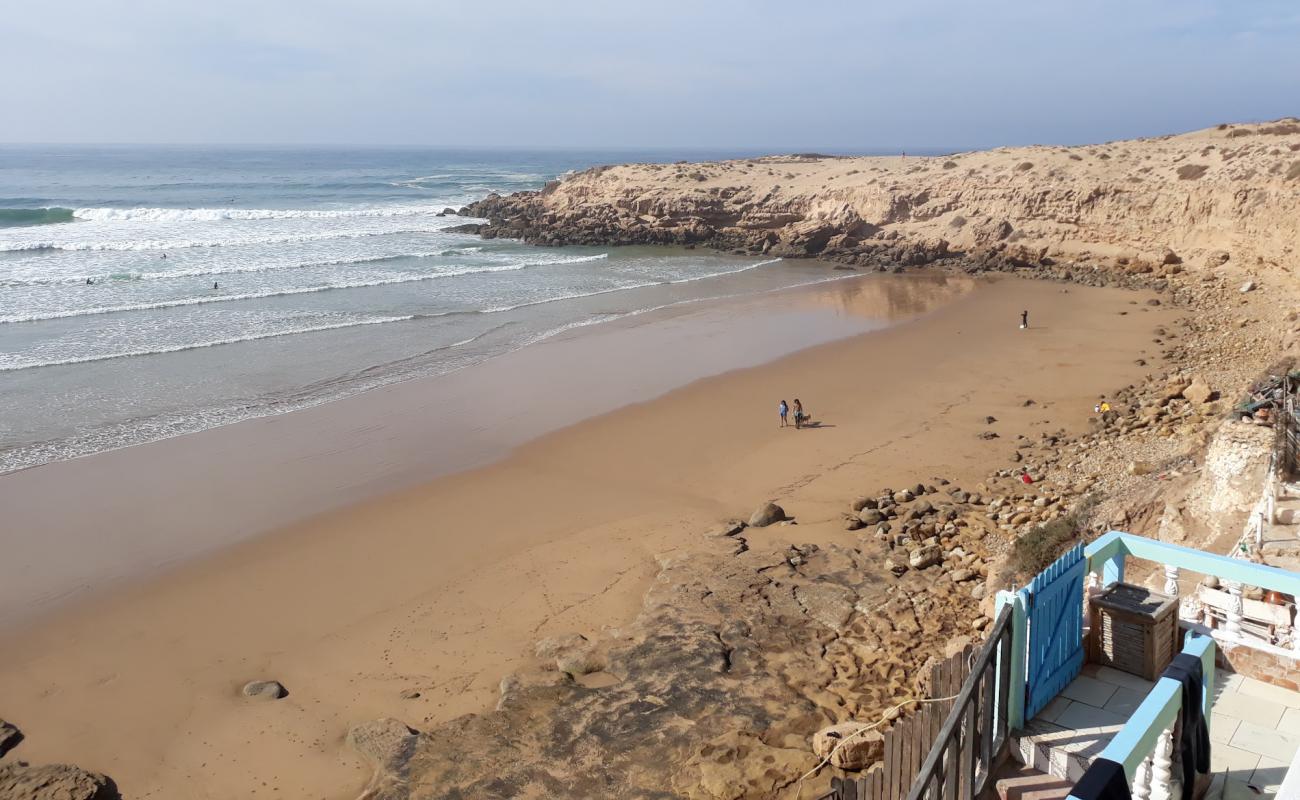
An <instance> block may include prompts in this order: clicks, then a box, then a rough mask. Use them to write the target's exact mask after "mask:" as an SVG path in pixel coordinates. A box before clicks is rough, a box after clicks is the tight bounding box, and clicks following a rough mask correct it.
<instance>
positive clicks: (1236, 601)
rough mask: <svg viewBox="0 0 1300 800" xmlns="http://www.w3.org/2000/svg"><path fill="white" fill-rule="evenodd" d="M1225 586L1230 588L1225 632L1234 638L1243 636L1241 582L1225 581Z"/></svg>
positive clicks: (1225, 613) (1225, 614)
mask: <svg viewBox="0 0 1300 800" xmlns="http://www.w3.org/2000/svg"><path fill="white" fill-rule="evenodd" d="M1223 587H1224V588H1225V589H1227V590H1228V608H1227V609H1226V610H1225V612H1224V616H1225V617H1227V621H1226V624H1225V625H1224V628H1223V632H1224V633H1225V634H1227V635H1228V636H1230V637H1232V638H1234V639H1240V638H1241V611H1242V602H1241V582H1240V581H1224V582H1223Z"/></svg>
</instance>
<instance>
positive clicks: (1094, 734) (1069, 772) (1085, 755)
mask: <svg viewBox="0 0 1300 800" xmlns="http://www.w3.org/2000/svg"><path fill="white" fill-rule="evenodd" d="M1118 732H1119V726H1117V725H1108V726H1105V727H1097V728H1064V727H1062V726H1060V725H1057V724H1055V723H1052V722H1047V721H1045V720H1041V719H1032V720H1030V721H1029V722H1027V723H1025V727H1024V728H1023V729H1022V730H1018V731H1013V732H1012V734H1011V755H1012V757H1013V758H1014V759H1015V760H1016V761H1019V762H1020V763H1021V764H1023V765H1025V766H1026V767H1029V768H1030V769H1034V770H1037V771H1039V772H1044V773H1046V774H1048V775H1051V776H1052V777H1055V778H1059V779H1061V780H1064V781H1069V782H1070V783H1074V782H1075V781H1077V780H1079V779H1080V778H1082V777H1083V773H1084V772H1086V771H1087V770H1088V767H1089V766H1091V765H1092V760H1093V759H1094V758H1096V757H1097V756H1098V755H1100V754H1101V751H1102V750H1105V749H1106V745H1108V744H1110V740H1111V739H1112V738H1113V737H1114V736H1115V734H1116V733H1118Z"/></svg>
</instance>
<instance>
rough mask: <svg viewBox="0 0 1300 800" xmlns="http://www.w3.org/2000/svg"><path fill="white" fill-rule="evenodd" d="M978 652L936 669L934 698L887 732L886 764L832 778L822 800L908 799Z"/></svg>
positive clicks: (965, 652)
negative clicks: (923, 762) (859, 772)
mask: <svg viewBox="0 0 1300 800" xmlns="http://www.w3.org/2000/svg"><path fill="white" fill-rule="evenodd" d="M977 655H978V652H977V650H976V649H975V646H974V645H970V644H968V645H966V646H965V647H963V648H962V649H961V650H960V651H958V652H956V653H953V654H952V655H950V656H948V657H947V658H945V659H943V660H941V661H939V662H937V663H935V664H932V665H931V666H930V674H929V686H928V695H929V697H928V698H927V699H926V701H925V702H922V703H920V704H919V705H918V706H917V708H916V710H915V711H912V712H911V713H908V714H905V715H903V716H902V717H900V718H899V719H898V720H896V721H895V722H894V724H893V726H892V727H890V729H889V730H887V731H885V733H884V736H883V738H884V747H883V752H882V756H883V757H882V760H881V761H879V762H877V763H876V764H874V765H872V767H871V769H869V770H867V771H866V772H864V773H862V774H861V775H857V776H855V777H839V776H836V777H833V778H831V788H830V791H828V792H827V793H826V794H824V795H822V796H821V797H820V798H818V800H903V799H904V798H906V797H907V791H908V789H910V788H911V787H912V780H913V779H914V778H915V777H916V773H917V771H918V770H919V769H920V768H921V760H922V759H924V758H925V756H926V754H927V753H929V752H930V745H932V744H934V740H935V737H937V736H938V735H939V729H940V728H942V727H943V721H944V720H945V719H947V718H948V712H949V711H951V710H952V704H953V700H954V699H956V696H957V695H958V694H960V693H961V687H962V686H964V685H965V683H966V678H967V677H968V676H969V675H970V672H971V665H972V664H973V663H974V662H975V660H976V658H977Z"/></svg>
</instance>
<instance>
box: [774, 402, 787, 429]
mask: <svg viewBox="0 0 1300 800" xmlns="http://www.w3.org/2000/svg"><path fill="white" fill-rule="evenodd" d="M776 411H777V413H778V414H780V415H781V427H782V428H784V427H785V426H786V424H787V423H786V421H785V417H786V415H787V414H789V413H790V406H788V405H786V404H785V401H784V400H782V401H781V403H780V405H778V406H777V407H776Z"/></svg>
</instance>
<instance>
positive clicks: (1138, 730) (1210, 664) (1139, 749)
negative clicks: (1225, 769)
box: [1070, 534, 1215, 800]
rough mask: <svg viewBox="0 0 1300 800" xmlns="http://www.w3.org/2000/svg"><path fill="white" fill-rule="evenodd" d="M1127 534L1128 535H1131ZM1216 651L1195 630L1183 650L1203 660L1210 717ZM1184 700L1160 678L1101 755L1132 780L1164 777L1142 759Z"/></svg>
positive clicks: (1170, 683) (1204, 693)
mask: <svg viewBox="0 0 1300 800" xmlns="http://www.w3.org/2000/svg"><path fill="white" fill-rule="evenodd" d="M1108 535H1109V534H1108ZM1124 535H1126V536H1127V535H1128V534H1124ZM1134 538H1137V537H1134ZM1182 549H1186V548H1182ZM1214 651H1215V647H1214V640H1213V639H1211V638H1210V637H1208V636H1197V635H1195V634H1192V633H1189V634H1187V640H1186V644H1184V646H1183V652H1184V653H1188V654H1190V655H1192V656H1195V657H1196V658H1199V659H1200V660H1201V670H1202V681H1203V682H1202V684H1201V703H1202V706H1203V708H1204V710H1205V716H1206V718H1207V719H1208V718H1209V715H1210V707H1211V706H1212V705H1213V703H1214ZM1182 703H1183V687H1182V684H1181V683H1179V682H1178V681H1176V680H1174V679H1173V678H1161V679H1160V680H1158V681H1156V685H1155V686H1154V687H1152V689H1151V691H1150V692H1149V693H1148V694H1147V696H1146V699H1144V700H1143V701H1142V704H1141V705H1139V706H1138V707H1137V709H1136V710H1135V711H1134V712H1133V714H1132V715H1131V716H1130V717H1129V719H1128V722H1126V723H1125V724H1124V727H1123V728H1121V729H1120V731H1119V733H1117V734H1115V738H1113V739H1111V740H1110V744H1108V745H1106V749H1105V750H1102V751H1101V754H1100V758H1105V759H1109V760H1111V761H1114V762H1116V763H1118V764H1123V765H1124V774H1125V775H1126V776H1127V777H1128V780H1129V783H1133V782H1135V781H1138V782H1146V784H1147V785H1149V784H1150V781H1152V780H1153V779H1156V780H1159V779H1161V776H1160V775H1158V774H1156V775H1153V774H1152V773H1151V765H1147V766H1146V767H1143V762H1145V761H1146V760H1147V759H1148V758H1152V756H1153V753H1155V751H1156V744H1157V742H1158V740H1159V739H1160V737H1161V736H1162V735H1163V734H1164V733H1165V732H1166V731H1167V730H1168V729H1170V728H1172V727H1173V724H1174V721H1175V720H1176V719H1177V718H1178V712H1179V710H1180V709H1181V708H1182ZM1155 755H1156V757H1161V756H1162V755H1163V754H1161V753H1155ZM1166 757H1167V756H1166ZM1140 770H1141V771H1140ZM1155 771H1156V772H1157V773H1158V772H1159V768H1158V767H1157V769H1156V770H1155ZM1164 772H1165V775H1164V778H1163V779H1165V780H1168V772H1169V769H1168V764H1165V765H1164ZM1143 773H1145V774H1143ZM1140 793H1142V792H1140ZM1142 794H1144V793H1142ZM1135 796H1137V795H1136V794H1135ZM1070 798H1071V800H1078V799H1077V798H1075V797H1074V795H1070Z"/></svg>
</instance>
